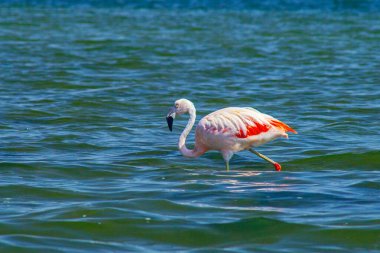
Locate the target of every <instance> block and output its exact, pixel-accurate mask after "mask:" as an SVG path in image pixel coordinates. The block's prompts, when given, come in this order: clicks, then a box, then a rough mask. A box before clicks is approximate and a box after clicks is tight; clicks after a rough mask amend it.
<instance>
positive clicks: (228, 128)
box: [166, 98, 297, 171]
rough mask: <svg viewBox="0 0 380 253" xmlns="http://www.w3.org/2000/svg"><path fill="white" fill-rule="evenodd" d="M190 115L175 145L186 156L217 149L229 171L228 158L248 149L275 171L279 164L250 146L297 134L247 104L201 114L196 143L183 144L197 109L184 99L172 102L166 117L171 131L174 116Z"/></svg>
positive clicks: (196, 131)
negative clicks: (202, 115) (268, 163)
mask: <svg viewBox="0 0 380 253" xmlns="http://www.w3.org/2000/svg"><path fill="white" fill-rule="evenodd" d="M184 113H189V114H190V119H189V121H188V123H187V125H186V127H185V129H184V130H183V132H182V134H181V136H180V137H179V141H178V148H179V150H180V151H181V153H182V155H184V156H186V157H198V156H200V155H202V154H204V153H205V152H206V151H208V150H219V151H220V152H221V153H222V156H223V158H224V161H225V162H226V169H227V171H229V167H230V166H229V161H230V159H231V157H232V156H233V155H234V153H236V152H239V151H241V150H249V151H251V152H252V153H254V154H256V155H258V156H259V157H261V158H263V159H264V160H266V161H268V162H270V163H271V164H273V165H274V167H275V169H276V170H277V171H280V170H281V165H280V164H279V163H277V162H275V161H273V160H272V159H270V158H268V157H266V156H265V155H263V154H260V153H259V152H257V151H255V150H253V149H252V147H258V146H260V145H262V144H264V143H267V142H269V141H271V140H274V139H276V138H279V137H285V138H288V135H287V134H286V132H293V133H295V134H296V133H297V132H296V131H295V130H294V129H292V128H291V127H289V126H288V125H286V124H285V123H283V122H281V121H279V120H278V119H275V118H273V117H272V116H269V115H267V114H264V113H261V112H259V111H257V110H255V109H253V108H250V107H228V108H224V109H221V110H218V111H215V112H213V113H210V114H208V115H206V116H205V117H203V118H202V119H201V120H200V121H199V123H198V126H197V128H196V130H195V146H194V149H192V150H190V149H188V148H187V147H186V144H185V142H186V137H187V135H188V134H189V132H190V130H191V129H192V127H193V125H194V122H195V117H196V110H195V107H194V104H193V103H192V102H191V101H190V100H187V99H184V98H182V99H179V100H177V101H175V104H174V107H172V108H170V111H169V113H168V115H167V117H166V120H167V122H168V126H169V130H170V131H172V127H173V120H174V118H175V116H176V115H181V114H184Z"/></svg>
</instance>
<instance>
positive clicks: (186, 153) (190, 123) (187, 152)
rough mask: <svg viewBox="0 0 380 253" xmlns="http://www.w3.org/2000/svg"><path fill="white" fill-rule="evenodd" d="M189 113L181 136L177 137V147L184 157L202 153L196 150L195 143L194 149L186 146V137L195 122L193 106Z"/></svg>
mask: <svg viewBox="0 0 380 253" xmlns="http://www.w3.org/2000/svg"><path fill="white" fill-rule="evenodd" d="M189 114H190V118H189V121H188V122H187V125H186V127H185V129H184V130H183V132H182V134H181V136H180V137H179V141H178V148H179V150H180V151H181V153H182V155H184V156H186V157H197V156H200V155H201V154H202V153H201V152H199V151H198V148H197V145H196V144H195V147H194V149H188V148H187V147H186V138H187V136H188V135H189V133H190V131H191V129H192V128H193V126H194V123H195V117H196V111H195V108H192V109H190V110H189Z"/></svg>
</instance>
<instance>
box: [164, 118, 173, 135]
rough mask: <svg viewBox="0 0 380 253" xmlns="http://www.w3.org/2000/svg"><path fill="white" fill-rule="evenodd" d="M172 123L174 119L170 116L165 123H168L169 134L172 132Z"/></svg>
mask: <svg viewBox="0 0 380 253" xmlns="http://www.w3.org/2000/svg"><path fill="white" fill-rule="evenodd" d="M173 121H174V119H173V117H172V116H168V117H166V122H168V127H169V130H170V132H171V131H173Z"/></svg>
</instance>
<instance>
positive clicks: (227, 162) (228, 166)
mask: <svg viewBox="0 0 380 253" xmlns="http://www.w3.org/2000/svg"><path fill="white" fill-rule="evenodd" d="M226 170H227V172H228V171H230V161H226Z"/></svg>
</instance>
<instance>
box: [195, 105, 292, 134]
mask: <svg viewBox="0 0 380 253" xmlns="http://www.w3.org/2000/svg"><path fill="white" fill-rule="evenodd" d="M200 126H201V128H202V129H203V130H204V131H205V132H206V133H207V134H213V135H229V136H234V137H237V138H248V137H251V136H256V135H260V134H264V133H266V132H268V131H270V130H275V131H276V132H278V133H286V132H288V131H290V132H293V133H297V132H296V131H295V130H294V129H292V128H291V127H289V126H288V125H286V124H285V123H283V122H281V121H280V120H277V119H275V118H273V117H272V116H270V115H267V114H264V113H261V112H259V111H257V110H256V109H253V108H250V107H244V108H242V107H229V108H225V109H221V110H218V111H215V112H213V113H210V114H209V115H207V116H205V117H204V118H203V119H202V120H201V121H200ZM285 135H286V134H285Z"/></svg>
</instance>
